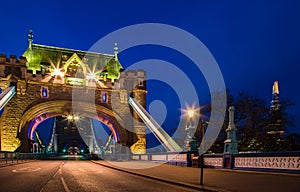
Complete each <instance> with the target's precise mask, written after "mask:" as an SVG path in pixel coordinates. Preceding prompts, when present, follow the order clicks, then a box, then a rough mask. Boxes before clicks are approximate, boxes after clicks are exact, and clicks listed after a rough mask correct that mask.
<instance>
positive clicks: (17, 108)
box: [0, 31, 147, 153]
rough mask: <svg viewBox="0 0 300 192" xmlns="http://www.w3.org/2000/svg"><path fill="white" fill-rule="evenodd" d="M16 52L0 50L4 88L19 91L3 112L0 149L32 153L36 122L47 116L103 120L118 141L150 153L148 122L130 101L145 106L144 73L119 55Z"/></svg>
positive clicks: (42, 49) (43, 49) (41, 48)
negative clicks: (128, 65) (123, 62)
mask: <svg viewBox="0 0 300 192" xmlns="http://www.w3.org/2000/svg"><path fill="white" fill-rule="evenodd" d="M28 41H29V44H28V48H27V50H26V51H25V52H24V54H23V55H22V56H21V57H20V58H19V59H17V57H16V56H13V55H11V56H10V57H7V56H6V55H3V54H0V88H1V89H2V90H3V91H4V90H6V89H8V88H9V87H11V86H12V87H14V88H15V90H16V94H15V95H14V97H12V98H11V99H10V100H9V101H8V103H7V104H6V105H5V107H4V110H3V113H2V115H1V116H0V140H1V143H0V150H1V151H21V152H29V151H30V149H31V147H32V146H31V145H32V143H31V141H32V139H33V135H34V132H35V130H36V128H37V126H38V125H39V124H40V123H41V122H43V121H44V120H46V119H49V118H52V117H58V116H67V115H77V116H82V117H86V118H93V119H96V120H98V121H100V122H102V123H104V124H105V125H106V126H107V127H108V128H109V129H110V130H111V132H112V134H113V137H114V140H115V142H117V143H119V144H121V145H123V146H127V147H130V149H131V151H132V152H133V153H145V152H146V126H145V125H144V124H143V122H142V120H141V119H140V118H139V116H138V114H136V113H135V111H133V110H132V108H131V107H130V106H129V104H128V97H129V96H133V97H134V98H135V100H137V101H138V102H139V103H140V104H141V106H143V107H145V105H146V94H147V90H146V82H145V79H146V77H145V71H143V70H135V71H133V70H127V71H125V70H124V69H123V67H122V65H121V63H120V62H119V61H118V47H117V45H116V44H115V47H114V54H103V53H94V52H87V51H81V50H74V49H68V48H60V47H54V46H46V45H40V44H34V43H33V35H32V31H30V34H29V36H28Z"/></svg>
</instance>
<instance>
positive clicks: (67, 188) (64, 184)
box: [60, 177, 70, 192]
mask: <svg viewBox="0 0 300 192" xmlns="http://www.w3.org/2000/svg"><path fill="white" fill-rule="evenodd" d="M60 179H61V182H62V184H63V186H64V189H65V191H66V192H70V189H69V187H68V186H67V184H66V182H65V180H64V178H63V177H60Z"/></svg>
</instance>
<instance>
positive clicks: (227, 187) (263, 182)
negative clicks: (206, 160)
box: [93, 160, 300, 192]
mask: <svg viewBox="0 0 300 192" xmlns="http://www.w3.org/2000/svg"><path fill="white" fill-rule="evenodd" d="M93 162H94V163H98V164H101V165H103V166H107V167H112V168H115V169H119V170H122V171H126V172H130V173H133V174H137V175H141V176H145V177H148V178H152V179H157V180H161V181H165V182H169V183H176V184H178V185H181V186H188V187H190V188H194V189H195V188H196V189H199V190H200V191H226V192H228V191H241V192H253V191H258V192H260V191H272V192H276V191H278V192H279V191H280V192H282V191H289V192H292V191H299V189H300V174H291V173H278V172H276V173H275V172H257V171H245V170H232V169H216V168H205V169H204V186H201V185H200V184H199V183H200V168H193V167H181V166H175V165H169V164H157V162H150V161H123V162H106V161H101V160H99V161H93ZM124 167H135V169H132V168H124ZM142 167H144V168H142ZM145 167H151V168H145ZM138 168H142V169H138Z"/></svg>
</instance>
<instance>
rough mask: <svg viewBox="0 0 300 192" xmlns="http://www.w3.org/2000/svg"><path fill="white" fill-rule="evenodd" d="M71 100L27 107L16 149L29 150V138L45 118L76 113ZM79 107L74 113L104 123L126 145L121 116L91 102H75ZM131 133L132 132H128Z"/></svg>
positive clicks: (125, 132)
mask: <svg viewBox="0 0 300 192" xmlns="http://www.w3.org/2000/svg"><path fill="white" fill-rule="evenodd" d="M72 106H73V105H72V101H68V100H55V101H48V102H44V103H40V104H38V105H35V106H33V107H31V108H30V109H28V110H27V111H26V112H25V113H24V115H23V116H22V118H21V120H20V124H19V128H18V138H19V139H20V141H21V146H20V147H19V148H18V149H17V151H21V152H27V151H28V150H29V143H28V141H29V139H32V138H33V133H34V131H35V129H36V128H37V126H38V125H39V124H40V123H41V122H43V121H44V120H46V119H49V118H51V117H55V116H62V115H66V114H76V112H74V111H76V110H74V109H73V107H72ZM77 107H78V108H80V113H78V114H76V115H78V116H81V117H88V118H93V119H96V120H98V121H100V122H102V123H103V124H105V125H106V126H107V127H108V128H109V129H110V130H111V131H112V134H113V136H114V140H115V141H116V142H118V143H120V144H122V145H128V143H131V142H128V140H127V138H128V137H127V135H128V134H129V133H128V131H127V130H126V129H124V127H123V125H124V123H123V120H122V118H121V117H120V116H119V115H118V114H116V113H115V112H113V111H112V110H111V109H108V108H106V107H104V106H101V105H97V104H91V103H87V102H76V108H77ZM130 134H132V133H130Z"/></svg>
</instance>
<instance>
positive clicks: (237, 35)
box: [0, 0, 300, 130]
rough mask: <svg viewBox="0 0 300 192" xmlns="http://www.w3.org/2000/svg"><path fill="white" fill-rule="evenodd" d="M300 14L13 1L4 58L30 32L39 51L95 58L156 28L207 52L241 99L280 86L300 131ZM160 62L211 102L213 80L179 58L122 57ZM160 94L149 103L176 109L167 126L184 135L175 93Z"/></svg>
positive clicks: (264, 8)
mask: <svg viewBox="0 0 300 192" xmlns="http://www.w3.org/2000/svg"><path fill="white" fill-rule="evenodd" d="M299 10H300V2H298V1H296V0H295V1H286V0H282V1H278V0H275V1H274V0H269V1H260V0H257V1H239V0H236V1H198V0H187V1H177V0H173V1H157V0H151V1H130V0H127V1H89V0H86V1H75V0H73V1H58V0H52V1H24V2H19V1H14V0H12V1H6V2H1V24H0V29H1V30H0V53H6V54H14V55H17V56H20V55H22V53H23V52H24V51H25V50H26V48H27V45H28V42H27V34H28V30H29V29H30V28H32V29H33V33H34V43H39V44H45V45H53V46H58V47H67V48H73V49H80V50H88V49H89V48H90V47H91V46H92V45H93V44H94V43H95V42H97V41H98V40H99V39H100V38H101V37H103V36H105V35H107V34H108V33H110V32H112V31H114V30H117V29H119V28H122V27H126V26H129V25H133V24H138V23H149V22H150V23H164V24H169V25H174V26H176V27H179V28H182V29H184V30H186V31H188V32H189V33H191V34H193V35H194V36H196V37H197V38H198V39H199V40H201V41H202V42H203V43H204V44H205V45H206V46H207V48H208V49H209V50H210V51H211V53H212V54H213V56H214V57H215V59H216V61H217V63H218V64H219V67H220V69H221V71H222V74H223V76H224V80H225V84H226V87H227V88H228V89H229V90H231V91H232V92H233V93H236V92H238V91H240V90H242V89H245V90H248V91H249V92H251V93H253V94H255V95H257V96H259V97H263V98H264V99H266V100H270V99H271V89H272V84H273V82H274V81H275V80H278V81H279V88H280V95H281V97H284V98H286V99H290V100H291V101H293V102H294V103H295V104H296V106H295V107H293V109H291V110H290V113H292V114H293V115H295V117H296V119H297V121H296V123H297V129H298V130H299V128H300V127H299V125H300V123H299V119H300V115H299V114H300V110H299V107H298V100H297V99H298V97H299V96H298V95H299V94H300V91H299V87H298V84H299V83H298V81H299V76H298V73H299V68H300V67H299V64H300V54H299V50H300V49H299V47H300V12H299ZM111 53H113V47H112V49H111ZM154 58H155V59H163V60H167V61H169V62H172V63H174V64H175V65H177V66H178V67H179V68H181V69H182V70H183V71H184V72H185V73H186V74H188V76H189V77H190V78H191V80H192V81H193V82H195V84H197V86H198V87H197V86H196V87H197V91H198V94H199V95H200V96H199V98H200V100H202V101H203V103H205V102H206V101H208V100H209V99H207V98H208V97H209V93H208V92H207V91H208V89H207V85H206V82H205V79H204V78H203V76H201V73H200V74H199V73H198V74H197V73H196V72H195V70H194V69H195V67H193V64H192V63H191V62H190V61H189V60H188V59H187V58H185V57H184V56H182V55H180V54H179V53H175V52H174V51H172V50H168V49H165V48H161V47H155V46H153V47H151V46H144V47H140V48H135V49H130V50H127V51H124V52H122V53H121V54H120V61H121V63H122V65H123V66H124V67H125V68H126V66H129V65H131V64H132V63H134V62H137V61H139V60H143V59H154ZM162 70H163V69H162ZM158 84H162V83H159V82H158ZM157 86H158V85H157V84H155V83H154V82H152V83H149V95H148V101H149V102H150V101H152V100H154V99H161V100H165V102H166V103H165V104H166V106H167V108H168V107H169V106H170V109H171V110H170V112H169V111H168V123H167V126H169V127H176V126H177V124H176V122H178V118H179V115H180V112H179V110H178V107H177V108H176V102H175V105H174V103H173V102H172V101H173V100H171V101H166V98H167V97H168V96H169V92H168V91H167V89H168V88H166V87H164V88H160V89H158V90H156V87H157ZM162 87H163V85H162ZM154 90H156V91H154ZM161 90H165V91H161ZM171 92H172V91H171ZM174 101H176V99H175V100H174ZM202 101H201V102H202ZM200 104H201V103H200ZM172 107H173V108H172ZM174 109H175V110H174Z"/></svg>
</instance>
